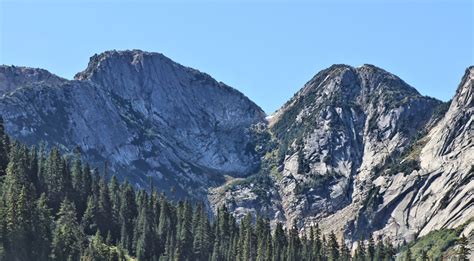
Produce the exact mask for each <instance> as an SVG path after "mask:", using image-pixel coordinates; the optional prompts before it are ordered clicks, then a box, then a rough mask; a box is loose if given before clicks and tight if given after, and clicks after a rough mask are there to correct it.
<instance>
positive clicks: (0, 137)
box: [0, 117, 10, 178]
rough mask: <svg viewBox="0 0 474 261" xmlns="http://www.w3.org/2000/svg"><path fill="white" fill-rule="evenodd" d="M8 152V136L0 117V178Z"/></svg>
mask: <svg viewBox="0 0 474 261" xmlns="http://www.w3.org/2000/svg"><path fill="white" fill-rule="evenodd" d="M9 152H10V138H9V137H8V135H7V134H6V132H5V124H4V122H3V118H1V117H0V178H1V177H2V176H5V175H6V169H7V166H8V161H9V160H8V155H9Z"/></svg>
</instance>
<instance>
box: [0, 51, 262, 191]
mask: <svg viewBox="0 0 474 261" xmlns="http://www.w3.org/2000/svg"><path fill="white" fill-rule="evenodd" d="M18 74H19V75H20V79H31V82H35V83H38V82H43V83H44V84H41V88H34V89H33V90H23V91H21V92H17V93H15V94H16V95H15V96H14V97H5V98H4V99H3V100H2V101H1V102H0V114H1V115H2V116H3V117H4V118H5V122H6V127H7V131H8V132H9V133H10V134H11V135H12V136H13V137H14V138H16V139H19V140H21V141H23V142H26V143H28V144H36V143H39V142H40V141H46V142H47V143H48V145H49V146H57V147H60V148H61V149H62V150H63V151H65V152H70V151H72V150H73V149H74V148H75V147H76V146H79V147H81V149H82V151H83V152H84V155H85V157H86V160H87V161H88V162H90V163H92V164H93V165H95V166H97V167H101V166H103V164H104V162H105V161H107V162H108V163H109V164H108V166H109V168H110V170H111V172H114V173H116V174H117V175H119V176H120V177H122V178H125V177H126V178H127V179H128V180H129V181H130V182H133V183H135V184H136V185H137V186H142V185H144V184H148V179H149V178H151V179H152V180H154V181H155V182H156V183H157V185H158V187H161V188H163V189H165V188H166V189H169V188H171V187H174V188H175V191H176V193H177V194H179V195H186V194H188V195H192V194H195V195H193V196H196V197H197V195H198V194H201V195H202V193H204V191H205V189H206V188H207V187H208V186H210V185H212V184H215V183H216V182H221V181H222V180H223V179H224V175H233V176H246V175H249V174H251V173H253V172H254V171H255V170H256V169H257V168H258V166H259V156H258V155H257V153H256V152H255V148H254V144H253V140H252V133H251V129H252V126H253V125H254V124H258V123H261V122H264V121H265V113H264V112H263V111H262V109H261V108H260V107H259V106H257V105H256V104H255V103H253V102H252V101H250V100H249V99H248V98H247V97H246V96H244V95H243V94H242V93H240V92H238V91H237V90H235V89H233V88H231V87H229V86H227V85H225V84H223V83H220V82H217V81H216V80H214V79H213V78H212V77H210V76H209V75H207V74H205V73H202V72H199V71H198V70H195V69H192V68H188V67H185V66H182V65H180V64H178V63H176V62H174V61H172V60H171V59H169V58H167V57H165V56H164V55H162V54H159V53H151V52H143V51H140V50H130V51H107V52H104V53H101V54H96V55H94V56H92V57H91V58H90V62H89V65H88V66H87V68H86V69H85V70H84V71H83V72H80V73H78V74H77V75H76V76H75V80H74V81H67V80H64V81H63V82H61V88H53V87H55V85H54V84H48V82H44V81H42V79H43V78H45V77H39V76H38V77H35V78H34V77H31V76H30V75H35V74H34V73H33V72H30V71H29V70H23V71H18ZM10 78H11V77H10ZM10 78H9V79H7V80H5V82H7V83H8V84H16V82H15V81H13V80H10ZM22 81H24V80H22ZM17 82H18V81H17ZM32 100H34V103H33V102H32Z"/></svg>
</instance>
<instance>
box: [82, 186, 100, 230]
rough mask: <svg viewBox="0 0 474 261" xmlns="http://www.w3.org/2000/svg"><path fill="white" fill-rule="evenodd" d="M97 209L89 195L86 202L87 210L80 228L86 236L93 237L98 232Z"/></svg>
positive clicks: (94, 201)
mask: <svg viewBox="0 0 474 261" xmlns="http://www.w3.org/2000/svg"><path fill="white" fill-rule="evenodd" d="M97 209H98V206H97V201H96V200H95V199H94V197H93V196H92V195H91V196H90V197H89V199H88V200H87V208H86V211H85V212H84V216H83V217H82V221H81V226H82V228H83V230H84V233H86V234H87V235H94V234H95V233H96V232H97V231H98V225H97V223H98V221H97V219H98V217H97V215H98V214H97V212H98V210H97Z"/></svg>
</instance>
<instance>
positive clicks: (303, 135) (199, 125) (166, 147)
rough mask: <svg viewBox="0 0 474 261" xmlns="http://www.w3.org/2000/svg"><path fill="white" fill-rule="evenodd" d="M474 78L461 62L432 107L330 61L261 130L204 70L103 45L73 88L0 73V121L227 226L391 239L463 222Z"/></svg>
mask: <svg viewBox="0 0 474 261" xmlns="http://www.w3.org/2000/svg"><path fill="white" fill-rule="evenodd" d="M473 79H474V68H473V67H470V68H468V69H467V70H466V74H465V75H464V77H463V79H462V81H461V84H460V86H459V87H458V90H457V92H456V95H455V96H454V98H453V100H452V102H450V103H443V102H441V101H438V100H436V99H433V98H430V97H426V96H423V95H420V94H419V93H418V91H416V89H415V88H413V87H411V86H410V85H408V84H407V83H405V82H404V81H403V80H401V79H400V78H399V77H397V76H395V75H393V74H391V73H389V72H387V71H385V70H383V69H381V68H378V67H376V66H373V65H363V66H360V67H352V66H348V65H333V66H331V67H329V68H327V69H325V70H322V71H321V72H319V73H317V74H316V75H315V76H314V77H313V78H312V79H311V80H310V81H308V82H307V83H306V84H305V85H304V86H303V88H302V89H301V90H300V91H298V92H297V93H296V94H295V95H294V97H292V98H291V99H290V100H289V101H288V102H287V103H286V104H284V105H283V106H282V108H281V109H279V110H278V111H277V112H276V113H275V114H274V115H272V116H271V117H269V118H268V122H267V120H266V119H265V114H264V112H263V111H262V110H261V109H260V107H258V106H257V105H256V104H254V103H253V102H252V101H250V100H249V99H248V98H247V97H245V96H244V95H243V94H242V93H240V92H238V91H237V90H235V89H233V88H231V87H229V86H227V85H225V84H223V83H221V82H217V81H216V80H214V79H213V78H212V77H211V76H209V75H207V74H205V73H202V72H199V71H197V70H195V69H192V68H188V67H185V66H182V65H180V64H178V63H175V62H173V61H172V60H170V59H169V58H167V57H165V56H164V55H162V54H158V53H150V52H143V51H139V50H131V51H107V52H104V53H102V54H98V55H94V56H93V57H91V59H90V62H89V65H88V67H87V68H86V69H85V70H84V71H83V72H80V73H78V74H77V75H76V76H75V80H66V79H62V78H60V77H57V76H55V75H53V74H51V73H49V72H47V71H45V70H41V69H32V68H24V67H13V66H11V67H8V66H2V67H0V95H1V96H0V115H2V117H3V118H4V120H5V124H6V130H7V132H8V133H9V134H10V135H12V136H13V137H14V138H16V139H18V140H21V141H23V142H26V143H28V144H31V145H34V144H40V143H44V144H45V146H46V148H51V147H53V146H56V147H59V148H60V149H61V150H62V151H64V152H66V153H72V152H73V151H74V150H75V149H76V148H79V149H80V150H81V151H82V154H83V156H84V158H85V160H87V161H88V162H90V163H91V164H92V165H93V166H95V167H99V168H102V167H103V166H104V165H106V166H108V168H109V169H110V172H111V173H115V174H117V175H118V176H119V178H121V179H127V180H129V181H131V182H132V183H133V184H134V185H135V186H138V187H147V186H149V182H150V181H152V182H153V183H154V184H155V185H156V186H157V187H158V189H159V190H160V191H163V192H165V193H167V194H168V195H169V196H170V197H176V198H180V197H187V196H191V197H192V198H194V199H200V200H203V201H205V202H206V203H207V205H208V206H209V207H210V208H212V209H214V210H215V209H217V207H218V206H221V205H226V206H227V208H228V209H229V210H230V211H231V212H232V213H233V214H234V216H235V217H236V218H237V219H241V218H242V217H244V216H245V215H246V214H248V213H252V214H255V215H256V214H258V215H263V216H267V217H269V218H270V219H271V221H272V224H276V223H277V222H283V223H284V224H285V225H286V226H290V225H292V224H296V225H297V227H298V228H299V229H300V231H304V230H305V229H306V228H308V227H309V226H312V225H314V224H316V223H317V224H319V226H320V228H321V229H322V230H323V231H324V232H326V233H329V232H330V231H334V232H336V233H337V235H338V236H344V238H345V239H346V240H348V241H356V240H363V239H367V238H369V237H370V236H371V235H372V234H375V235H383V236H385V237H390V238H392V239H393V240H395V242H403V241H405V240H408V241H409V240H412V239H415V238H416V237H418V236H420V235H426V234H427V233H428V232H430V231H432V230H435V229H440V228H454V227H459V226H462V225H464V224H466V223H467V222H469V220H472V218H474V216H473V213H474V209H473V205H472V201H473V194H472V190H473V186H474V180H473V162H474V158H473V155H474V148H473V146H474V145H473V144H474V141H473V136H474V135H473V104H474V101H473V85H474V80H473ZM105 163H107V164H105ZM173 193H176V194H173ZM471 231H472V226H471V227H469V226H467V227H466V228H465V233H467V234H469V233H470V232H471Z"/></svg>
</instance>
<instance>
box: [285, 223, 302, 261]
mask: <svg viewBox="0 0 474 261" xmlns="http://www.w3.org/2000/svg"><path fill="white" fill-rule="evenodd" d="M300 251H301V242H300V237H299V234H298V228H297V227H296V222H293V226H292V227H291V228H290V229H289V230H288V247H287V250H286V260H289V261H292V260H300Z"/></svg>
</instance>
